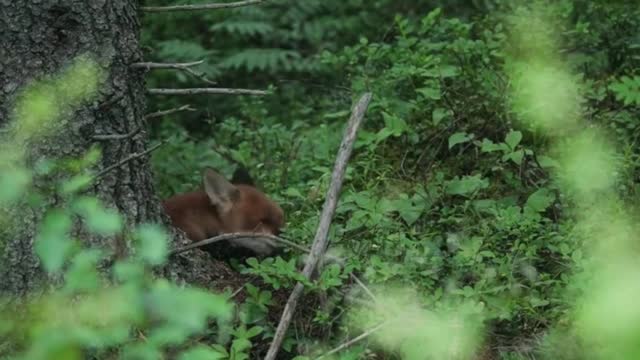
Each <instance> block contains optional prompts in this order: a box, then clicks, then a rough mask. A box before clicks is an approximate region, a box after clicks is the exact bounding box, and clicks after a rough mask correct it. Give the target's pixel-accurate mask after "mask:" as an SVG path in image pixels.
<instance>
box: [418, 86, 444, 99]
mask: <svg viewBox="0 0 640 360" xmlns="http://www.w3.org/2000/svg"><path fill="white" fill-rule="evenodd" d="M416 92H418V93H419V94H421V95H422V96H424V97H425V98H427V99H431V100H440V97H441V94H440V89H439V88H434V87H423V88H420V89H417V90H416Z"/></svg>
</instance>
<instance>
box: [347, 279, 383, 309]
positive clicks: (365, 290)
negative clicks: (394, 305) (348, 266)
mask: <svg viewBox="0 0 640 360" xmlns="http://www.w3.org/2000/svg"><path fill="white" fill-rule="evenodd" d="M349 276H351V278H352V279H353V280H355V281H356V283H357V284H358V286H360V287H361V288H362V290H364V292H366V293H367V295H369V297H370V298H371V299H372V300H373V302H375V303H377V302H378V298H376V296H375V295H373V292H371V290H369V288H368V287H367V285H365V284H364V283H363V282H362V280H360V279H359V278H358V277H357V276H356V275H355V274H353V273H351V274H349Z"/></svg>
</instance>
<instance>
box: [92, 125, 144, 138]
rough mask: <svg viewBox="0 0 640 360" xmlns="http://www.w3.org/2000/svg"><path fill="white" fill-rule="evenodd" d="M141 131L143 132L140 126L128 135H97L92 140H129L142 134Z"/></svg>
mask: <svg viewBox="0 0 640 360" xmlns="http://www.w3.org/2000/svg"><path fill="white" fill-rule="evenodd" d="M140 130H142V128H141V127H140V126H138V127H136V128H135V129H133V130H132V131H131V132H129V133H127V134H97V135H93V136H92V137H91V138H92V139H93V140H122V139H128V138H131V137H133V136H135V135H136V134H137V133H139V132H140Z"/></svg>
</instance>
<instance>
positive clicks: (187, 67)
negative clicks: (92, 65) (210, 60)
mask: <svg viewBox="0 0 640 360" xmlns="http://www.w3.org/2000/svg"><path fill="white" fill-rule="evenodd" d="M203 62H204V60H199V61H193V62H188V63H158V62H137V63H133V64H131V65H129V66H131V67H132V68H134V69H145V70H147V71H149V70H152V69H173V70H180V71H183V72H185V73H187V74H188V75H191V76H193V77H195V78H198V79H200V80H202V81H204V82H206V83H207V84H209V85H215V84H216V83H215V81H211V80H209V78H207V76H206V75H205V74H204V73H202V72H195V71H193V70H191V67H192V66H196V65H200V64H202V63H203Z"/></svg>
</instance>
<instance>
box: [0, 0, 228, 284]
mask: <svg viewBox="0 0 640 360" xmlns="http://www.w3.org/2000/svg"><path fill="white" fill-rule="evenodd" d="M137 7H138V1H135V0H110V1H104V0H102V1H99V0H97V1H86V0H37V1H36V0H27V1H13V0H0V8H1V9H2V14H1V15H0V34H2V35H1V36H0V98H1V99H2V101H1V102H0V128H1V127H2V126H4V125H6V124H7V123H8V122H9V121H11V116H12V108H13V106H14V105H15V103H16V99H17V96H18V94H19V93H20V91H21V90H22V89H23V88H24V86H25V85H27V84H29V83H30V82H31V81H33V80H39V79H42V78H43V77H46V76H47V75H50V74H54V73H57V72H59V71H60V70H62V69H64V67H65V66H67V65H68V64H69V63H70V62H71V61H73V60H74V59H75V58H76V57H77V56H79V55H83V54H90V55H92V56H93V57H94V58H95V59H97V60H98V62H99V63H100V65H101V66H102V67H103V69H104V70H105V71H106V73H107V74H108V76H107V77H106V80H105V81H104V82H102V83H101V85H100V88H99V92H98V95H97V97H95V98H94V99H92V100H91V101H88V102H85V103H83V104H82V105H81V106H80V107H79V108H77V109H75V110H74V113H73V114H72V115H71V118H66V119H65V121H64V123H63V124H64V125H63V126H64V130H63V131H61V134H62V136H53V137H50V138H47V139H46V140H44V141H39V142H38V143H36V144H30V145H29V146H30V147H29V155H28V156H29V159H28V162H29V160H31V162H32V161H33V160H35V159H38V158H41V157H49V158H51V157H53V158H57V157H60V156H78V155H81V154H83V153H84V152H86V151H87V150H88V149H89V148H90V147H91V146H92V145H94V144H96V140H94V139H93V136H94V135H104V134H130V133H132V134H133V133H135V135H133V136H130V137H123V138H117V139H109V140H104V141H100V142H99V144H100V147H101V149H102V160H101V164H100V165H99V168H107V167H108V166H110V165H113V164H116V163H118V162H119V161H121V160H122V159H124V158H126V157H127V156H129V155H130V154H132V153H140V152H143V151H144V150H145V149H146V148H147V147H148V145H149V144H148V134H147V132H146V129H145V125H146V124H145V119H144V114H145V88H144V79H143V72H142V71H141V70H140V69H134V68H131V67H130V66H129V64H131V63H134V62H139V61H141V60H142V55H141V51H140V46H139V30H140V22H139V19H138V9H137ZM136 129H142V130H141V131H139V132H135V130H136ZM97 170H99V169H97ZM36 186H37V184H36ZM89 194H90V195H94V196H97V197H98V198H99V199H100V200H101V201H102V202H103V203H104V204H105V205H106V206H109V207H112V208H117V209H118V210H119V212H120V213H121V214H122V215H123V216H124V217H125V219H126V223H127V224H128V225H129V226H130V225H132V224H137V223H142V222H164V223H165V224H166V223H167V222H166V217H165V216H164V215H163V213H162V211H161V207H160V203H159V200H158V199H157V197H156V195H155V191H154V187H153V182H152V174H151V169H150V166H149V163H148V156H147V157H140V158H137V159H135V160H133V161H131V162H128V163H126V164H124V165H123V166H120V167H118V168H115V169H113V170H112V171H110V172H108V173H106V174H105V175H104V176H102V177H100V178H99V180H98V181H97V182H96V183H95V184H94V185H93V187H92V189H91V190H90V191H89ZM46 202H47V204H46V206H45V207H49V208H51V207H55V206H57V205H61V200H60V199H56V198H50V199H47V200H46ZM42 217H43V211H41V210H32V209H29V210H27V211H21V215H20V223H19V224H16V225H17V226H13V227H12V229H11V236H8V237H6V236H3V237H5V238H4V239H0V295H13V296H24V295H26V294H27V293H29V292H31V291H33V290H36V289H38V288H39V287H40V286H42V285H44V286H46V285H48V284H51V283H52V282H54V283H55V279H52V278H49V277H48V276H47V275H46V274H45V272H44V271H43V269H42V268H41V266H40V263H39V259H38V257H37V256H36V255H35V253H34V251H33V243H34V237H35V234H36V231H37V225H38V224H39V222H40V220H41V219H42ZM1 232H3V231H2V230H0V233H1ZM73 235H74V236H75V237H76V238H79V239H81V240H82V241H83V243H84V244H85V245H87V246H92V247H94V246H95V247H100V248H102V249H104V250H106V251H107V252H108V253H110V254H113V255H110V258H109V259H107V261H106V264H109V263H111V260H113V259H114V257H115V254H116V253H117V252H122V250H124V252H125V253H127V252H128V251H129V248H128V244H124V243H122V242H123V241H124V240H122V237H118V238H113V237H111V238H105V237H99V236H96V235H91V234H88V233H85V232H82V230H75V233H74V234H73ZM119 239H120V240H119ZM117 250H118V251H117ZM208 266H209V267H210V266H211V262H210V260H206V259H204V258H203V257H202V256H201V254H191V255H190V256H188V257H187V256H184V257H180V258H179V259H178V260H177V261H174V262H173V263H172V265H170V266H168V268H167V269H166V270H167V271H168V272H167V274H169V275H171V276H170V277H172V278H174V279H182V280H186V281H189V282H196V283H199V284H200V285H206V283H207V282H210V281H211V278H210V272H211V271H215V269H214V270H211V269H210V268H207V267H208ZM218 270H220V269H219V267H218Z"/></svg>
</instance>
